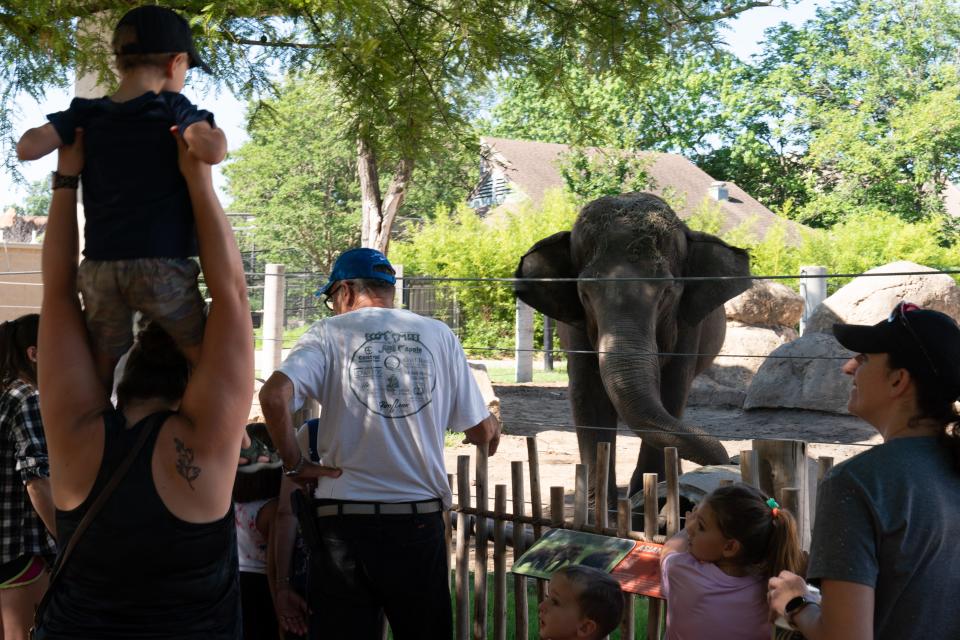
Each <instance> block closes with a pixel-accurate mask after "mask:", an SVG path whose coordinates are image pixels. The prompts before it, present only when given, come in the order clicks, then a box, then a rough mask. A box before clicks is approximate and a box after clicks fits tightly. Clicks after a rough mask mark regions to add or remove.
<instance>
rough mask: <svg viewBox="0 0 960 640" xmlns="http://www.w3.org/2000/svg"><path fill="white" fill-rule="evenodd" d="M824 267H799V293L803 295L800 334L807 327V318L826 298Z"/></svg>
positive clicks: (825, 271)
mask: <svg viewBox="0 0 960 640" xmlns="http://www.w3.org/2000/svg"><path fill="white" fill-rule="evenodd" d="M825 275H827V268H826V267H815V266H804V267H800V295H801V296H803V315H802V316H801V317H800V335H803V334H804V332H805V331H806V328H807V320H809V319H810V316H811V315H813V310H814V309H816V308H817V305H819V304H820V303H821V302H823V301H824V300H826V299H827V279H826V278H824V277H817V276H825Z"/></svg>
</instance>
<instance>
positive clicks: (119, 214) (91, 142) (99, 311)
mask: <svg viewBox="0 0 960 640" xmlns="http://www.w3.org/2000/svg"><path fill="white" fill-rule="evenodd" d="M112 44H113V49H114V52H115V53H116V61H117V69H118V72H119V76H120V85H119V87H118V88H117V91H116V92H115V93H114V94H113V95H112V96H108V97H103V98H97V99H93V100H88V99H85V98H74V100H73V102H71V103H70V108H69V109H67V110H66V111H61V112H59V113H53V114H50V115H49V116H47V118H48V119H49V120H50V122H49V123H47V124H45V125H43V126H41V127H36V128H33V129H30V130H29V131H27V132H26V133H24V134H23V137H22V138H21V139H20V142H19V143H17V155H18V156H19V158H20V159H21V160H36V159H38V158H41V157H43V156H45V155H47V154H48V153H50V152H51V151H54V150H55V149H57V148H58V147H60V146H61V145H65V144H71V143H73V141H74V136H75V133H76V130H77V129H83V130H84V133H85V145H84V154H85V158H84V168H83V172H82V178H83V205H84V214H85V217H86V225H85V228H84V239H85V246H84V251H83V254H84V256H85V260H84V261H83V263H82V264H81V265H80V269H79V273H78V276H77V279H78V285H79V288H80V291H81V293H82V294H83V304H84V310H85V315H86V321H87V328H88V330H89V332H90V334H91V338H92V340H93V346H94V352H95V356H96V361H97V373H98V375H99V377H100V379H101V381H102V382H103V384H104V387H105V388H107V389H110V388H112V385H111V382H112V377H113V371H114V367H115V366H116V364H117V361H118V360H119V358H120V356H121V355H123V353H124V352H126V351H127V349H129V348H130V346H131V345H132V344H133V330H132V326H133V323H132V316H133V311H140V312H142V313H143V314H144V315H146V316H147V317H148V318H149V319H150V320H153V321H156V322H157V323H158V324H159V325H160V326H161V328H163V329H164V330H165V331H166V332H167V333H168V334H170V336H171V337H172V338H173V339H174V341H175V342H176V343H177V346H178V347H180V349H181V350H182V351H183V353H184V355H186V356H187V358H188V359H189V360H190V362H191V364H196V362H197V361H198V358H199V355H200V342H201V340H202V338H203V326H204V320H205V314H204V302H203V298H202V297H201V296H200V291H199V289H198V288H197V275H198V274H199V272H200V269H199V267H198V266H197V263H196V262H195V261H194V260H192V259H191V258H192V257H193V256H196V255H197V241H196V235H195V232H194V222H193V208H192V206H191V204H190V198H189V196H188V194H187V185H186V182H185V181H184V179H183V176H182V175H181V174H180V169H179V167H178V164H177V143H176V140H175V139H174V137H173V135H171V129H172V128H174V127H176V128H178V129H179V133H180V135H182V137H183V140H184V141H185V142H186V143H187V146H188V148H189V152H190V153H191V154H193V155H194V156H195V157H197V158H199V159H200V160H203V161H204V162H206V163H208V164H217V163H218V162H220V161H221V160H223V157H224V155H225V154H226V149H227V142H226V138H225V137H224V135H223V131H222V130H220V129H218V128H217V127H216V125H215V123H214V120H213V114H211V113H210V112H209V111H203V110H200V109H197V108H196V107H195V106H194V105H193V104H191V103H190V101H189V100H188V99H187V98H185V97H184V96H182V95H180V91H181V90H182V89H183V85H184V79H185V77H186V73H187V69H188V68H192V67H201V68H202V69H204V70H205V71H208V72H209V67H207V65H206V64H204V63H203V61H201V60H200V58H199V56H198V55H197V51H196V48H195V47H194V44H193V36H192V34H191V31H190V26H189V25H188V24H187V21H186V20H184V19H183V18H182V17H180V16H179V15H178V14H176V13H174V12H173V11H171V10H170V9H166V8H164V7H159V6H152V5H151V6H143V7H138V8H136V9H133V10H131V11H129V12H127V13H126V15H124V16H123V18H121V19H120V22H119V23H118V24H117V27H116V29H115V30H114V33H113V42H112ZM77 184H78V176H66V175H60V174H58V173H54V176H53V185H52V187H53V188H54V189H58V188H62V187H67V188H74V189H75V188H76V187H77Z"/></svg>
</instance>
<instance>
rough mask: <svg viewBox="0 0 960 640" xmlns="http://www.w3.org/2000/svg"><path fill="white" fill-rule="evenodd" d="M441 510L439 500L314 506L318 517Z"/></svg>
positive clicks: (398, 513) (392, 514)
mask: <svg viewBox="0 0 960 640" xmlns="http://www.w3.org/2000/svg"><path fill="white" fill-rule="evenodd" d="M442 510H443V503H442V502H440V500H428V501H426V502H338V503H336V504H324V505H320V506H318V507H315V508H314V515H316V516H317V517H318V518H324V517H326V516H340V515H343V516H374V515H381V516H383V515H386V516H404V515H412V514H417V513H436V512H438V511H442Z"/></svg>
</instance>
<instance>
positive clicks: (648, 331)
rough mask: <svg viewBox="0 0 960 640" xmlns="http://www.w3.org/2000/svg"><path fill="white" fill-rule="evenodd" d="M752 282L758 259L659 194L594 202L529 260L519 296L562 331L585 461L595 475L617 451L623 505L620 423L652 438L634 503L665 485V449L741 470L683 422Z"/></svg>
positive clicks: (637, 474)
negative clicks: (651, 478)
mask: <svg viewBox="0 0 960 640" xmlns="http://www.w3.org/2000/svg"><path fill="white" fill-rule="evenodd" d="M749 275H750V267H749V256H748V254H747V252H746V251H744V250H743V249H739V248H736V247H732V246H730V245H728V244H727V243H725V242H723V241H722V240H720V239H719V238H717V237H715V236H712V235H709V234H707V233H702V232H699V231H693V230H691V229H690V228H688V227H687V226H686V225H685V224H684V223H683V222H682V221H681V220H680V219H679V218H678V217H677V215H676V214H675V213H674V212H673V210H672V209H671V208H670V206H669V205H668V204H667V203H666V202H665V201H664V200H663V199H661V198H659V197H658V196H656V195H653V194H650V193H626V194H622V195H615V196H603V197H600V198H598V199H596V200H593V201H592V202H589V203H587V204H586V205H585V206H584V207H583V208H582V209H581V210H580V213H579V214H578V216H577V219H576V221H575V222H574V224H573V228H572V229H571V230H570V231H561V232H559V233H555V234H553V235H551V236H548V237H546V238H543V239H542V240H540V241H539V242H537V243H536V244H534V245H533V246H532V247H531V248H530V250H529V251H527V253H525V254H524V255H523V257H521V258H520V262H519V265H518V266H517V270H516V277H517V280H516V281H515V282H516V283H515V285H514V289H515V293H516V295H517V296H518V297H519V298H520V299H521V300H523V301H524V302H525V303H527V304H528V305H530V306H531V307H533V308H535V309H536V310H537V311H540V312H541V313H543V314H544V315H546V316H549V317H551V318H554V319H555V320H556V321H557V334H558V336H559V338H560V345H561V348H562V349H563V350H565V351H566V352H567V354H568V358H569V360H568V374H569V396H570V404H571V409H572V413H573V419H574V423H575V424H576V430H577V442H578V444H579V449H580V460H581V462H582V463H583V464H587V465H589V466H590V468H591V469H592V468H593V467H594V466H595V464H596V451H597V445H598V443H600V442H609V443H610V451H611V464H610V474H609V476H608V480H609V484H608V488H607V496H608V498H609V500H610V503H611V506H612V505H613V504H614V503H615V501H616V499H617V484H616V474H615V469H616V464H615V461H616V457H615V456H616V436H617V431H616V430H617V420H618V418H619V419H620V420H622V421H623V422H624V423H625V424H626V425H627V426H628V427H629V428H630V429H632V430H633V431H635V432H636V433H637V434H638V435H639V436H640V437H641V439H642V440H641V447H640V454H639V457H638V460H637V466H636V468H635V470H634V472H633V476H632V477H631V479H630V484H629V495H631V496H632V495H634V494H635V493H636V492H637V491H639V490H640V489H642V484H643V474H644V473H657V474H658V476H659V477H660V478H663V476H664V471H665V463H664V454H663V448H664V447H677V449H678V452H679V454H680V456H681V457H682V458H685V459H688V460H692V461H694V462H696V463H699V464H723V463H727V462H728V461H729V457H728V455H727V453H726V450H725V449H724V448H723V446H722V445H721V444H720V442H719V441H718V440H717V439H716V438H714V437H712V436H710V435H708V434H706V433H705V432H704V431H703V429H701V428H699V427H697V426H696V425H692V424H688V423H686V422H683V421H682V420H681V418H682V415H683V411H684V407H685V405H686V401H687V395H688V394H689V392H690V387H691V385H692V383H693V379H694V377H695V376H696V375H697V374H699V373H700V372H702V371H704V370H705V369H706V368H707V367H709V366H710V364H711V363H712V362H713V359H714V357H715V356H716V355H717V354H718V353H719V351H720V348H721V347H722V346H723V340H724V336H725V334H726V318H725V316H724V310H723V303H724V302H726V301H727V300H729V299H730V298H733V297H734V296H736V295H738V294H740V293H742V292H743V291H746V290H747V289H749V288H750V286H751V280H750V278H749ZM704 276H707V277H708V278H705V279H703V280H697V279H693V280H676V279H674V278H681V277H684V278H689V277H704ZM713 276H727V277H729V278H726V279H710V278H709V277H713ZM731 276H732V277H731ZM525 278H557V279H566V280H559V281H528V280H523V279H525ZM643 278H651V279H647V280H644V279H643ZM591 475H592V474H591ZM590 484H591V487H590V496H591V502H592V501H593V495H594V491H595V487H593V486H592V485H593V481H592V478H591V482H590Z"/></svg>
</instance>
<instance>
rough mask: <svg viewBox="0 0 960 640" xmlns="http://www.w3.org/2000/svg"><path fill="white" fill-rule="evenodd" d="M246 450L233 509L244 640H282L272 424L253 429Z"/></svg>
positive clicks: (276, 473) (245, 440) (277, 474)
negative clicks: (275, 587) (272, 575)
mask: <svg viewBox="0 0 960 640" xmlns="http://www.w3.org/2000/svg"><path fill="white" fill-rule="evenodd" d="M241 447H242V448H241V450H240V458H239V463H238V465H237V478H236V481H235V483H234V486H233V510H234V518H235V520H236V525H237V551H238V554H237V555H238V557H239V560H240V602H241V607H242V610H243V640H278V638H279V637H280V627H279V625H278V623H277V616H276V613H275V612H274V607H273V597H272V596H271V592H272V589H271V585H270V583H269V580H268V577H267V576H268V575H269V571H268V565H269V564H270V562H271V559H270V558H269V554H270V550H271V549H272V543H271V539H272V537H273V535H274V533H273V530H272V524H273V520H274V517H275V515H276V511H277V497H278V495H279V494H280V479H281V475H282V473H281V469H280V458H279V456H278V455H277V454H276V451H275V450H274V449H273V443H272V441H271V440H270V434H269V433H268V432H267V425H265V424H263V423H262V422H254V423H251V424H248V425H247V428H246V433H245V434H244V437H243V443H242V445H241Z"/></svg>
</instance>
